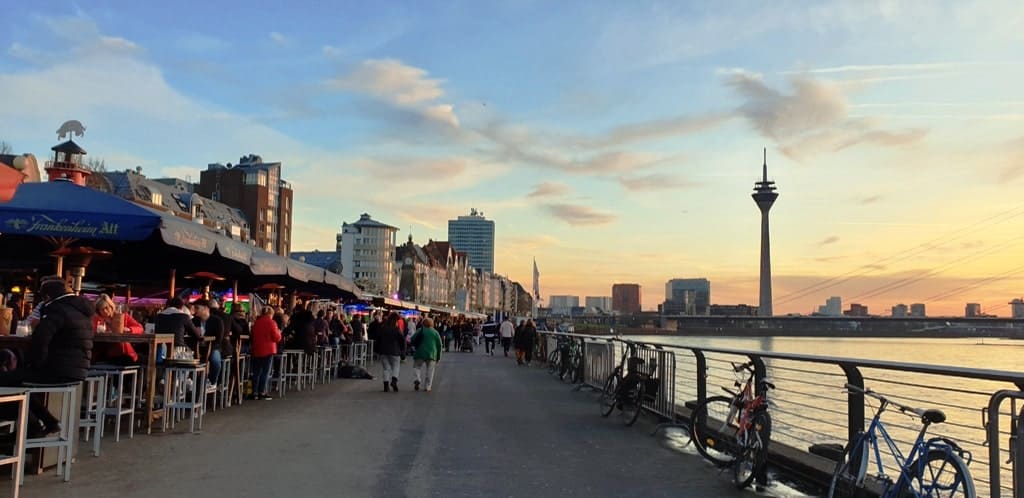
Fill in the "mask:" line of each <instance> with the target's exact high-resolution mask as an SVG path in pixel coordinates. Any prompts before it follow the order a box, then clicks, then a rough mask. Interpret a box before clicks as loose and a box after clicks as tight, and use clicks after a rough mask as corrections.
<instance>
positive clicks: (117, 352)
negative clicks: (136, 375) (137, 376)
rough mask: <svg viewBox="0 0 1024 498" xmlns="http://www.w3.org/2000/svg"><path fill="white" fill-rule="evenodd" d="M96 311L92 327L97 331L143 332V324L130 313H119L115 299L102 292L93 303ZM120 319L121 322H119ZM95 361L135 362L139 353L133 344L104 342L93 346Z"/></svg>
mask: <svg viewBox="0 0 1024 498" xmlns="http://www.w3.org/2000/svg"><path fill="white" fill-rule="evenodd" d="M93 306H94V308H95V312H94V313H93V316H92V329H93V331H95V332H96V333H121V334H141V333H142V329H143V327H142V324H141V323H139V322H137V321H136V320H135V319H134V318H132V316H131V314H130V313H119V312H118V311H117V307H116V306H115V305H114V300H113V299H111V298H110V296H108V295H106V294H100V296H99V297H98V298H96V302H95V303H93ZM118 320H120V323H118ZM93 354H94V355H95V361H97V362H99V361H104V362H108V363H118V364H128V365H130V364H134V363H137V362H138V361H139V355H138V353H136V352H135V348H134V347H132V345H131V344H128V343H121V344H103V345H99V344H97V345H95V346H94V347H93Z"/></svg>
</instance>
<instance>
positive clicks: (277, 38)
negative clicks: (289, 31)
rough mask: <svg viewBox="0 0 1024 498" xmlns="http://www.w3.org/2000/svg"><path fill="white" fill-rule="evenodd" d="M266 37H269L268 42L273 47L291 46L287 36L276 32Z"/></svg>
mask: <svg viewBox="0 0 1024 498" xmlns="http://www.w3.org/2000/svg"><path fill="white" fill-rule="evenodd" d="M267 37H269V38H270V41H271V42H273V43H274V44H275V45H281V46H284V45H289V44H291V39H290V38H288V37H287V36H285V35H283V34H281V33H279V32H277V31H271V32H270V33H269V34H268V35H267Z"/></svg>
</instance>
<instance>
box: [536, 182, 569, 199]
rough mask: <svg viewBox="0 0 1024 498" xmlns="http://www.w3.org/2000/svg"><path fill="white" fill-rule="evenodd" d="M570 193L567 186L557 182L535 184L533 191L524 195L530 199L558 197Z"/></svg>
mask: <svg viewBox="0 0 1024 498" xmlns="http://www.w3.org/2000/svg"><path fill="white" fill-rule="evenodd" d="M569 192H570V190H569V186H568V185H565V184H564V183H558V182H543V183H539V184H537V186H536V187H534V189H533V191H532V192H530V193H529V194H527V195H526V197H530V198H538V197H558V196H563V195H566V194H568V193H569Z"/></svg>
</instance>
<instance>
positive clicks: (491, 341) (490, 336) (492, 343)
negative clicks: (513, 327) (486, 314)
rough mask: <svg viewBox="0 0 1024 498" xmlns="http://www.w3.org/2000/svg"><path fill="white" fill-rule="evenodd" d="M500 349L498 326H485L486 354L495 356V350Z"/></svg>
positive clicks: (490, 324) (489, 324)
mask: <svg viewBox="0 0 1024 498" xmlns="http://www.w3.org/2000/svg"><path fill="white" fill-rule="evenodd" d="M495 349H498V324H496V323H485V324H484V353H486V354H489V355H491V356H494V350H495Z"/></svg>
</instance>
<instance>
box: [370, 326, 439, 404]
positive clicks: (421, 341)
mask: <svg viewBox="0 0 1024 498" xmlns="http://www.w3.org/2000/svg"><path fill="white" fill-rule="evenodd" d="M367 334H368V337H369V338H370V340H372V341H374V342H373V343H374V350H375V352H376V353H377V356H378V357H379V358H380V363H381V377H382V379H383V381H384V392H389V391H393V392H398V376H399V373H400V372H401V367H402V360H404V359H405V357H406V355H407V353H409V352H411V353H412V357H413V370H414V372H415V378H414V380H413V389H414V390H416V391H419V390H420V388H421V387H422V388H423V389H424V390H426V392H431V391H432V390H433V384H434V373H435V371H436V368H437V362H439V361H441V349H442V345H443V342H442V339H441V334H440V333H439V332H438V331H437V329H435V328H434V320H433V319H432V318H429V317H428V318H423V319H422V320H419V323H417V319H416V318H414V317H411V318H410V319H408V320H406V319H404V318H402V316H401V315H399V314H398V313H396V312H394V311H392V312H390V313H388V315H387V317H383V315H382V314H381V313H380V312H377V313H374V314H373V319H372V321H371V322H370V325H369V327H368V331H367Z"/></svg>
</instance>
